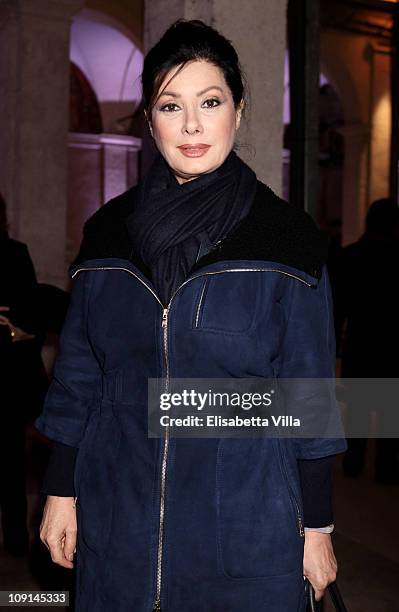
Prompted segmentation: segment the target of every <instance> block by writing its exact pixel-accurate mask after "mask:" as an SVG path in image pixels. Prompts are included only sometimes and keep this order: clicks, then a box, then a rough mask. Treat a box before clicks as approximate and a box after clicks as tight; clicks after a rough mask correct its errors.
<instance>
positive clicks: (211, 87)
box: [159, 85, 223, 98]
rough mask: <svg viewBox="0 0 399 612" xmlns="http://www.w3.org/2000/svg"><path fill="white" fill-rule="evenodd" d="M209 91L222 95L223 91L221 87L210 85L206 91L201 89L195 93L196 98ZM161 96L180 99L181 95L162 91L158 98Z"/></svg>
mask: <svg viewBox="0 0 399 612" xmlns="http://www.w3.org/2000/svg"><path fill="white" fill-rule="evenodd" d="M210 89H218V90H219V91H221V92H222V93H223V89H222V88H221V87H219V86H218V85H211V86H210V87H207V88H206V89H203V90H202V91H199V92H198V93H197V96H202V94H204V93H206V92H207V91H209V90H210ZM162 96H173V97H174V98H181V94H178V93H176V92H174V91H163V92H162V93H161V95H160V96H159V97H160V98H161V97H162Z"/></svg>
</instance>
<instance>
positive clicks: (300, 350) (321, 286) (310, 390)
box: [278, 265, 347, 459]
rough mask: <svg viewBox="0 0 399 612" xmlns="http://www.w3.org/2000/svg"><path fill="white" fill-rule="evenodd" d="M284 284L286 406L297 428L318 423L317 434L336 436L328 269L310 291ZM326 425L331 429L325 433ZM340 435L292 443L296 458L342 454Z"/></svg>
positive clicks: (292, 283) (281, 373)
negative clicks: (297, 421)
mask: <svg viewBox="0 0 399 612" xmlns="http://www.w3.org/2000/svg"><path fill="white" fill-rule="evenodd" d="M289 283H290V289H289V290H288V291H287V295H286V296H285V297H284V298H283V307H284V310H285V315H286V329H285V334H284V338H283V342H282V351H281V355H280V367H279V374H278V376H279V377H280V378H282V379H284V381H283V387H284V389H285V390H286V391H285V396H286V398H287V401H286V403H285V405H287V404H288V405H289V406H291V407H293V409H294V412H295V414H299V415H300V416H301V417H302V418H301V423H308V424H309V423H310V425H311V426H313V425H314V424H316V423H317V427H318V429H317V431H323V432H324V431H326V432H327V433H328V432H329V431H334V432H336V430H337V429H340V426H341V425H342V423H341V418H340V414H339V406H338V403H337V401H336V397H335V355H336V346H335V333H334V317H333V303H332V293H331V286H330V281H329V277H328V272H327V266H326V265H323V269H322V275H321V278H320V280H319V282H318V284H317V285H315V286H314V287H312V288H310V287H308V286H307V285H305V284H304V283H301V282H298V281H297V280H295V279H292V280H290V281H289ZM287 379H295V380H292V381H288V380H287ZM305 379H307V380H305ZM288 413H290V411H288ZM331 423H334V429H329V428H328V429H327V428H326V429H325V428H324V426H326V427H327V426H328V427H330V426H331ZM308 431H309V430H308ZM341 431H342V434H341V432H339V435H340V437H327V436H326V437H317V438H316V437H310V436H309V434H307V435H306V436H303V437H299V438H294V439H293V440H294V444H295V454H296V457H297V459H317V458H319V457H326V456H328V455H332V454H336V453H341V452H343V451H345V450H346V448H347V443H346V439H345V437H344V433H343V429H342V430H341ZM335 435H336V434H335V433H334V436H335Z"/></svg>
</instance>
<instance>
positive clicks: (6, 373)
mask: <svg viewBox="0 0 399 612" xmlns="http://www.w3.org/2000/svg"><path fill="white" fill-rule="evenodd" d="M42 342H43V334H42V332H41V330H40V325H39V313H38V309H37V281H36V274H35V270H34V267H33V263H32V260H31V257H30V255H29V251H28V248H27V246H26V245H25V244H23V243H22V242H19V241H17V240H13V239H12V238H10V237H9V235H8V223H7V213H6V204H5V201H4V199H3V198H2V197H1V196H0V363H1V367H0V397H1V400H0V420H1V427H0V432H1V433H0V436H1V439H0V508H1V525H2V532H3V547H4V550H5V551H6V552H7V553H9V554H11V555H15V556H20V555H24V554H26V553H27V552H28V550H29V534H28V528H27V497H26V455H25V431H26V426H27V424H28V423H29V422H31V421H33V420H34V419H35V418H36V416H37V415H38V413H39V411H40V410H41V407H42V403H43V400H44V396H45V393H46V391H47V388H48V378H47V375H46V372H45V368H44V364H43V361H42V358H41V346H42Z"/></svg>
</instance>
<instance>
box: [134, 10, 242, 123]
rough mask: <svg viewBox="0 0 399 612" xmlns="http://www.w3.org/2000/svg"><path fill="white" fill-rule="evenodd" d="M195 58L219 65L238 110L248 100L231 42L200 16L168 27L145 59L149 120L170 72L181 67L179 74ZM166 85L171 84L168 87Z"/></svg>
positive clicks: (144, 84)
mask: <svg viewBox="0 0 399 612" xmlns="http://www.w3.org/2000/svg"><path fill="white" fill-rule="evenodd" d="M196 60H204V61H208V62H210V63H212V64H214V65H215V66H217V67H218V68H220V70H221V71H222V73H223V75H224V78H225V80H226V83H227V85H228V86H229V88H230V91H231V94H232V97H233V101H234V106H235V108H236V109H237V107H238V106H239V104H240V102H241V101H244V102H245V97H246V86H245V84H244V83H245V77H244V74H243V71H242V69H241V66H240V62H239V59H238V55H237V52H236V50H235V49H234V47H233V45H232V44H231V42H230V41H229V40H228V39H227V38H225V37H224V36H222V35H221V34H220V33H219V32H218V31H217V30H215V28H212V27H211V26H208V25H206V24H205V23H204V22H203V21H200V20H199V19H193V20H186V19H178V20H177V21H175V22H174V23H173V24H172V25H171V26H170V27H169V28H168V29H167V30H166V32H165V33H164V35H163V36H162V38H161V39H160V40H159V41H158V42H157V43H156V44H155V45H154V47H152V49H150V51H149V52H148V53H147V55H146V57H145V59H144V67H143V72H142V76H141V81H142V86H143V105H144V110H145V112H146V115H147V118H148V120H151V112H152V109H153V107H154V105H155V103H156V101H157V98H158V96H159V95H160V93H161V92H160V87H161V84H162V83H163V81H164V79H165V76H166V75H167V74H168V72H169V71H170V70H171V69H172V68H174V67H176V66H179V69H178V71H176V74H177V73H178V72H180V70H181V69H182V68H183V67H184V65H185V64H186V63H187V62H190V61H196ZM172 78H173V77H172ZM170 80H171V79H170ZM170 80H169V82H170ZM167 85H168V83H166V84H165V87H166V86H167Z"/></svg>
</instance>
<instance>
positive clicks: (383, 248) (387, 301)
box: [332, 199, 399, 484]
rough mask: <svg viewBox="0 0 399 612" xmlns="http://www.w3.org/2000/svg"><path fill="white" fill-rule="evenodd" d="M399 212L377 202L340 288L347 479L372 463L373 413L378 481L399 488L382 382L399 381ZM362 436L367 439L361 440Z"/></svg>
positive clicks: (339, 275)
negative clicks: (369, 442)
mask: <svg viewBox="0 0 399 612" xmlns="http://www.w3.org/2000/svg"><path fill="white" fill-rule="evenodd" d="M398 269H399V208H398V206H397V204H396V202H395V201H393V200H391V199H381V200H377V201H375V202H373V204H372V205H371V206H370V208H369V211H368V213H367V217H366V230H365V232H364V234H363V235H362V236H361V237H360V239H359V240H357V242H354V243H352V244H350V245H348V246H346V247H345V248H343V249H342V250H341V252H340V253H339V254H338V256H337V263H336V266H335V267H334V274H333V275H332V282H333V285H334V298H335V315H336V316H335V318H336V321H335V325H336V335H337V343H338V354H341V356H342V370H341V374H342V377H343V378H344V379H346V378H348V379H351V378H358V379H359V378H362V379H378V380H373V381H372V380H367V381H363V382H362V381H358V382H357V383H356V382H355V381H353V382H351V381H350V380H345V381H344V385H345V388H346V400H347V408H348V411H347V423H346V426H347V435H348V450H347V451H346V453H345V456H344V461H343V469H344V473H345V474H346V475H347V476H354V477H355V476H358V475H359V474H360V473H361V472H362V470H363V468H364V462H365V453H366V449H367V437H368V436H367V432H368V431H370V430H369V427H370V421H369V418H370V413H371V411H375V413H376V416H377V430H376V435H377V439H376V457H375V477H376V480H377V482H380V483H383V484H395V483H399V464H398V440H397V439H396V438H390V437H382V436H383V435H385V436H387V433H388V434H389V432H391V433H392V435H395V431H397V426H396V424H397V421H398V412H397V411H398V409H399V406H397V405H396V406H395V397H392V394H391V393H390V392H389V387H388V385H387V383H386V381H385V383H384V381H382V380H381V379H387V378H391V379H392V378H397V377H399V360H398V353H397V351H398V346H399V320H398V313H399V292H398V288H397V278H398ZM360 436H361V437H360Z"/></svg>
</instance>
